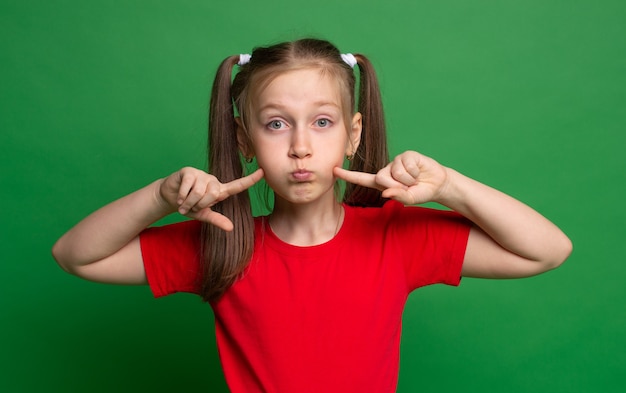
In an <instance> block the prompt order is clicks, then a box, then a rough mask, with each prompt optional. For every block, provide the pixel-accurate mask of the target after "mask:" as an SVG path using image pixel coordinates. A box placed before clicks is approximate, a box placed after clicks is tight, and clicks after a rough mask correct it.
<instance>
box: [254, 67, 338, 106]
mask: <svg viewBox="0 0 626 393" xmlns="http://www.w3.org/2000/svg"><path fill="white" fill-rule="evenodd" d="M252 94H253V101H255V102H258V103H261V102H265V101H276V100H278V101H287V102H288V101H292V100H298V101H302V100H310V101H324V102H334V103H336V104H337V105H339V106H341V103H342V102H343V101H344V100H343V99H342V88H341V84H340V83H338V81H337V78H336V76H335V75H334V74H333V73H331V72H328V71H325V70H324V69H321V68H313V67H309V68H302V69H295V70H289V71H285V72H281V73H276V74H275V75H273V76H272V77H271V78H267V81H266V82H265V83H261V84H260V86H258V88H257V89H253V91H252Z"/></svg>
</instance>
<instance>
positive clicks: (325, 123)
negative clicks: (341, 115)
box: [315, 119, 330, 128]
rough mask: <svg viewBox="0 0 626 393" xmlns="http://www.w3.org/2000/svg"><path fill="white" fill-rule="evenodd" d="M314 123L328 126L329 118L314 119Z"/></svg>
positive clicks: (319, 125)
mask: <svg viewBox="0 0 626 393" xmlns="http://www.w3.org/2000/svg"><path fill="white" fill-rule="evenodd" d="M315 124H316V125H317V126H318V127H322V128H323V127H328V126H329V125H330V120H328V119H319V120H316V121H315Z"/></svg>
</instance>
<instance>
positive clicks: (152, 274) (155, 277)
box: [139, 220, 202, 297]
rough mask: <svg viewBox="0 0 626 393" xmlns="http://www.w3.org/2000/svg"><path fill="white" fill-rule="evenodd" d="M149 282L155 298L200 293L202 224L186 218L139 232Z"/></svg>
mask: <svg viewBox="0 0 626 393" xmlns="http://www.w3.org/2000/svg"><path fill="white" fill-rule="evenodd" d="M139 241H140V244H141V255H142V258H143V264H144V269H145V271H146V277H147V279H148V284H149V285H150V289H151V290H152V293H153V294H154V296H155V297H161V296H165V295H169V294H172V293H176V292H189V293H196V294H199V293H200V288H201V272H202V270H201V264H200V262H201V258H202V257H201V248H200V245H201V223H200V222H199V221H193V220H191V221H183V222H180V223H176V224H170V225H164V226H160V227H150V228H147V229H145V230H144V231H142V232H141V233H140V235H139Z"/></svg>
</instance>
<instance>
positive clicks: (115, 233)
mask: <svg viewBox="0 0 626 393" xmlns="http://www.w3.org/2000/svg"><path fill="white" fill-rule="evenodd" d="M262 177H263V171H262V170H257V171H256V172H254V173H252V174H251V175H249V176H246V177H243V178H241V179H237V180H234V181H232V182H230V183H225V184H222V183H220V182H219V181H218V180H217V179H216V178H215V177H214V176H211V175H209V174H207V173H206V172H203V171H200V170H198V169H194V168H183V169H181V170H180V171H178V172H175V173H173V174H172V175H170V176H168V177H167V178H165V179H161V180H158V181H156V182H154V183H152V184H150V185H148V186H146V187H144V188H142V189H140V190H138V191H135V192H133V193H132V194H129V195H127V196H125V197H123V198H121V199H118V200H116V201H114V202H112V203H110V204H108V205H106V206H104V207H102V208H101V209H99V210H97V211H95V212H94V213H92V214H90V215H89V216H87V217H86V218H85V219H83V220H82V221H81V222H79V223H78V224H77V225H76V226H75V227H73V228H72V229H70V230H69V231H68V232H67V233H65V234H64V235H63V236H62V237H61V238H60V239H59V240H58V241H57V242H56V244H55V245H54V247H53V248H52V254H53V256H54V259H55V260H56V261H57V262H58V264H59V265H60V266H61V267H62V268H63V269H64V270H65V271H67V272H69V273H72V274H75V275H77V276H79V277H82V278H85V279H87V280H91V281H98V282H106V283H116V284H145V283H146V276H145V271H144V268H143V260H142V257H141V250H140V247H139V233H140V232H141V231H142V230H143V229H145V228H147V227H148V226H149V225H150V224H152V223H154V222H155V221H157V220H159V219H160V218H163V217H165V216H166V215H168V214H170V213H173V212H175V211H178V212H179V213H181V214H183V215H186V216H188V217H190V218H193V219H197V220H202V221H206V222H208V223H211V224H213V225H216V226H218V227H220V228H222V229H224V230H227V231H230V230H232V228H233V224H232V222H231V221H230V220H229V219H228V218H226V217H224V216H223V215H221V214H219V213H216V212H214V211H212V210H211V206H213V205H215V204H216V203H218V202H219V201H222V200H224V199H226V198H228V197H229V196H230V195H234V194H236V193H239V192H241V191H244V190H246V189H247V188H249V187H251V186H252V185H253V184H254V183H256V182H257V181H259V180H260V179H261V178H262Z"/></svg>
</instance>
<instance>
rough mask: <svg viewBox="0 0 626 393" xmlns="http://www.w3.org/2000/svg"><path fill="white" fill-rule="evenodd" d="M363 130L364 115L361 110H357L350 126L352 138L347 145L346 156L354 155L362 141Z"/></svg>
mask: <svg viewBox="0 0 626 393" xmlns="http://www.w3.org/2000/svg"><path fill="white" fill-rule="evenodd" d="M361 131H363V116H361V113H360V112H356V113H355V114H354V116H352V124H351V127H350V140H349V141H348V146H347V147H346V156H354V153H356V149H357V148H358V147H359V144H360V143H361Z"/></svg>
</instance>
